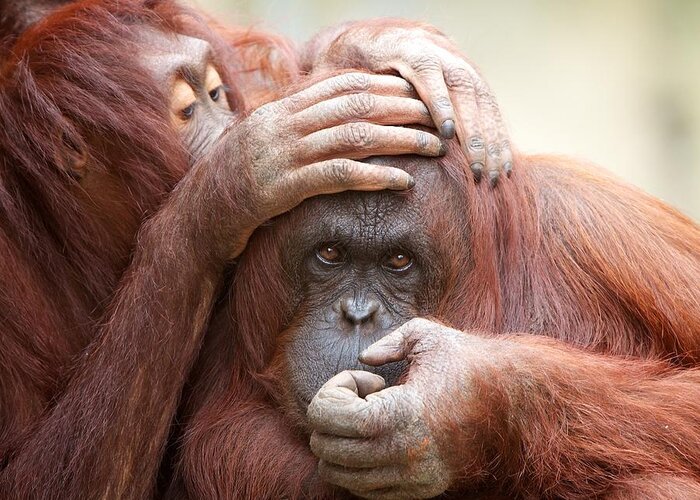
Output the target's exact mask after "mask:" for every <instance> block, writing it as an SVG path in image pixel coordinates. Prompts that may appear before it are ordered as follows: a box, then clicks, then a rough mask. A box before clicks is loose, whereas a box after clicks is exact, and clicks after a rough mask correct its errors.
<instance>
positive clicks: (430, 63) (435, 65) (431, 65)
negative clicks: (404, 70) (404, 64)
mask: <svg viewBox="0 0 700 500" xmlns="http://www.w3.org/2000/svg"><path fill="white" fill-rule="evenodd" d="M410 64H411V68H413V71H415V72H416V73H417V74H424V73H432V72H434V71H440V69H441V68H442V63H441V62H440V58H439V57H437V56H435V55H433V54H422V55H419V56H415V57H413V59H412V60H411V63H410Z"/></svg>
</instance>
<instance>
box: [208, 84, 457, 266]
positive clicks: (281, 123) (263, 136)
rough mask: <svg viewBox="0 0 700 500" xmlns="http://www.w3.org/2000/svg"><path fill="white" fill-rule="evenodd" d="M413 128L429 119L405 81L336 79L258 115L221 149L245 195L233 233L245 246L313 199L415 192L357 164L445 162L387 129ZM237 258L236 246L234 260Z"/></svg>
mask: <svg viewBox="0 0 700 500" xmlns="http://www.w3.org/2000/svg"><path fill="white" fill-rule="evenodd" d="M411 124H419V125H424V126H430V125H431V121H430V114H429V113H428V110H427V108H426V107H425V105H424V104H423V103H422V102H421V101H420V100H418V99H416V98H415V94H414V91H413V89H412V87H411V86H410V85H409V84H408V83H407V82H406V81H405V80H403V79H401V78H399V77H395V76H389V75H370V74H365V73H347V74H343V75H338V76H334V77H331V78H328V79H327V80H323V81H321V82H318V83H316V84H313V85H311V86H310V87H308V88H307V89H305V90H302V91H300V92H298V93H296V94H293V95H290V96H288V97H285V98H283V99H281V100H278V101H275V102H271V103H269V104H266V105H264V106H262V107H260V108H258V109H257V110H256V111H254V112H253V113H252V114H251V115H250V116H249V117H247V118H246V119H244V120H243V121H240V122H238V123H235V124H234V125H233V126H232V127H230V129H229V130H228V131H227V132H226V133H225V135H224V136H223V138H222V140H223V141H224V146H226V148H225V149H224V150H223V151H220V152H219V153H218V154H225V155H227V156H228V157H229V158H231V159H232V160H233V161H234V162H235V165H234V166H235V168H233V169H231V170H232V172H231V174H230V175H232V176H235V179H232V181H231V183H232V184H235V185H236V188H237V189H246V190H247V192H246V193H244V194H243V195H241V196H240V198H241V199H243V200H245V203H244V205H245V206H244V207H243V208H244V210H245V212H246V213H247V214H248V216H247V217H243V219H245V220H244V221H243V222H242V224H244V225H245V227H239V228H238V230H239V231H238V232H239V233H241V232H242V233H244V236H245V237H246V238H247V236H249V233H251V232H252V231H253V230H254V229H255V228H256V227H258V226H259V225H260V224H262V223H263V222H264V221H266V220H268V219H270V218H272V217H275V216H277V215H280V214H281V213H283V212H286V211H288V210H290V209H291V208H293V207H295V206H296V205H298V204H299V203H301V202H302V201H303V200H305V199H306V198H310V197H312V196H316V195H320V194H329V193H337V192H340V191H346V190H360V191H375V190H382V189H395V190H401V189H407V188H410V187H412V186H413V183H414V181H413V179H412V177H411V176H410V175H409V174H407V173H406V172H405V171H403V170H401V169H398V168H392V167H386V166H379V165H373V164H369V163H363V162H361V161H358V160H360V159H362V158H367V157H369V156H378V155H404V154H417V155H423V156H439V155H442V154H444V152H445V145H444V144H443V142H442V141H441V139H439V138H438V137H437V136H435V135H433V134H431V133H429V132H426V131H424V130H417V129H412V128H406V127H399V126H391V125H411ZM234 180H237V183H234V182H233V181H234ZM239 204H240V203H239ZM244 239H245V238H244ZM244 243H245V242H244V241H243V244H244ZM240 251H242V246H241V242H237V244H236V248H235V249H234V256H235V255H237V254H238V253H240Z"/></svg>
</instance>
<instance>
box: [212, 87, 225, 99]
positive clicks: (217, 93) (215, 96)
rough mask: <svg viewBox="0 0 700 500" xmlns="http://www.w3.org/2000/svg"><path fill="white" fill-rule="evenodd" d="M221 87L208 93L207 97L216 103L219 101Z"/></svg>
mask: <svg viewBox="0 0 700 500" xmlns="http://www.w3.org/2000/svg"><path fill="white" fill-rule="evenodd" d="M222 87H223V86H222V85H219V86H218V87H216V88H215V89H214V90H210V91H209V97H210V98H211V100H212V101H214V102H216V101H218V100H219V97H221V90H222Z"/></svg>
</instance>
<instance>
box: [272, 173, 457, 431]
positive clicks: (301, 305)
mask: <svg viewBox="0 0 700 500" xmlns="http://www.w3.org/2000/svg"><path fill="white" fill-rule="evenodd" d="M381 161H382V162H384V161H386V160H381ZM439 177H440V176H439V175H438V173H437V172H436V173H430V172H421V173H420V181H419V182H420V184H419V185H417V186H416V188H415V190H417V191H416V192H413V193H411V195H410V196H408V197H402V196H397V195H395V194H392V193H379V194H376V195H372V196H367V195H359V196H350V195H347V194H346V195H341V196H337V197H330V198H328V197H325V198H322V199H320V200H313V201H311V202H309V203H308V204H307V205H306V206H305V207H304V216H303V217H304V224H300V225H299V229H298V230H297V231H295V232H294V237H293V238H292V239H291V240H290V241H289V242H288V244H287V245H285V252H284V255H285V257H284V260H283V265H284V268H285V270H286V272H287V273H288V274H289V275H290V276H292V277H294V281H295V283H296V285H295V288H296V290H297V291H296V292H295V293H294V294H293V295H294V296H296V297H302V298H301V299H300V300H299V302H298V303H297V304H296V310H297V311H299V312H298V314H299V316H298V320H293V321H292V324H293V325H294V328H292V329H291V330H290V332H289V333H290V338H289V339H288V341H287V342H284V343H283V344H282V345H283V346H284V348H283V349H281V350H280V352H279V353H278V356H279V357H280V358H282V360H283V365H284V366H285V375H284V379H286V380H289V383H290V389H291V392H290V393H289V394H287V401H286V403H287V404H286V407H287V408H288V409H289V410H290V411H292V412H293V413H294V414H295V416H296V418H297V419H299V418H302V417H303V415H304V413H305V412H306V407H307V406H308V404H309V402H310V401H311V399H312V398H313V396H314V395H315V394H316V392H317V391H318V390H319V388H320V387H321V385H322V384H323V383H324V382H325V381H327V380H328V379H330V378H331V377H332V376H333V375H335V374H337V373H338V372H339V371H341V370H343V369H362V365H360V363H359V362H358V359H357V357H358V355H359V354H360V352H361V351H362V350H363V349H365V348H366V347H368V346H369V345H370V344H372V343H373V342H375V341H376V340H379V339H380V338H382V337H383V336H384V335H386V334H388V333H389V332H391V331H392V330H394V329H395V328H397V327H399V326H400V325H401V324H403V323H404V322H405V321H407V320H409V319H410V318H413V317H415V316H416V315H417V314H419V312H420V311H423V310H425V309H426V308H428V307H429V306H430V303H431V301H432V299H433V298H434V297H436V296H438V294H439V291H440V289H441V281H442V279H443V274H444V271H443V270H442V269H440V267H439V266H438V265H436V263H437V262H439V261H440V258H439V255H438V254H437V252H436V249H435V248H434V247H433V246H432V245H431V244H430V238H429V235H428V228H426V227H425V226H424V225H421V224H415V223H414V221H415V220H421V219H422V218H423V217H424V216H423V214H422V213H421V210H420V208H419V207H418V206H417V205H416V203H415V201H416V200H417V199H419V198H420V196H421V193H422V192H423V190H422V189H421V187H420V185H422V186H426V185H431V184H434V183H435V182H437V179H438V178H439ZM402 259H403V260H402ZM283 335H284V334H283ZM403 368H404V367H403V365H402V364H400V363H397V364H390V365H386V366H382V367H380V368H377V369H376V371H377V372H378V373H380V374H381V375H382V376H383V377H384V378H385V379H386V380H387V381H389V383H393V382H395V381H396V380H397V379H398V376H399V375H400V373H401V371H402V370H403ZM302 420H303V418H302Z"/></svg>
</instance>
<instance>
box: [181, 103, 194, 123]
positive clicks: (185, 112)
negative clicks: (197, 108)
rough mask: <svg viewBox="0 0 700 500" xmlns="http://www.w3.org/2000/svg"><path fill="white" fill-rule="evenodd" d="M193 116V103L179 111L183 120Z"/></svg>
mask: <svg viewBox="0 0 700 500" xmlns="http://www.w3.org/2000/svg"><path fill="white" fill-rule="evenodd" d="M193 114H194V103H192V104H190V105H189V106H187V107H186V108H184V109H182V110H181V111H180V116H182V119H183V120H189V119H190V118H192V115H193Z"/></svg>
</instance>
